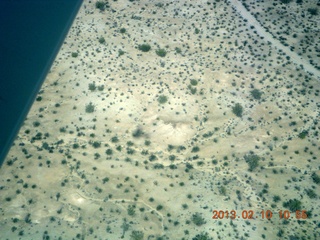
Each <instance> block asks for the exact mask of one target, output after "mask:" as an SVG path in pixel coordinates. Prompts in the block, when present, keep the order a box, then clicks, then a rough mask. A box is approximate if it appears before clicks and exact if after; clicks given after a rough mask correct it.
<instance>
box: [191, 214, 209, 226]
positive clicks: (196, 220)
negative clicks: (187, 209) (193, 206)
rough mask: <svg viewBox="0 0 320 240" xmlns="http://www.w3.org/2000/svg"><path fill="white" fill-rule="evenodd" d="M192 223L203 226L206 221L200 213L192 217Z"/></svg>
mask: <svg viewBox="0 0 320 240" xmlns="http://www.w3.org/2000/svg"><path fill="white" fill-rule="evenodd" d="M191 221H192V222H193V223H194V224H195V225H197V226H201V225H203V224H205V223H206V221H205V220H204V218H203V217H202V214H201V213H198V212H197V213H195V214H193V215H192V217H191Z"/></svg>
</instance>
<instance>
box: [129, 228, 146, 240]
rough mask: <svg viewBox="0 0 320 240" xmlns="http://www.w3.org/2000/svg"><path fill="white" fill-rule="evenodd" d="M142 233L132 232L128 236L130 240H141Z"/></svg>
mask: <svg viewBox="0 0 320 240" xmlns="http://www.w3.org/2000/svg"><path fill="white" fill-rule="evenodd" d="M143 237H144V233H143V232H142V231H137V230H133V231H132V232H131V235H130V239H131V240H143Z"/></svg>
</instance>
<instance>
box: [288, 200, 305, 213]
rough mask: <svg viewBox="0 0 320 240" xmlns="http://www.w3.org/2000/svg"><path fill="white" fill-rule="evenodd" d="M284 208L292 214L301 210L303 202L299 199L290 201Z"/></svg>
mask: <svg viewBox="0 0 320 240" xmlns="http://www.w3.org/2000/svg"><path fill="white" fill-rule="evenodd" d="M283 207H285V208H288V209H289V210H290V211H291V212H295V211H297V210H301V209H302V208H301V202H300V201H299V200H298V199H296V198H295V199H290V200H289V201H287V202H284V203H283Z"/></svg>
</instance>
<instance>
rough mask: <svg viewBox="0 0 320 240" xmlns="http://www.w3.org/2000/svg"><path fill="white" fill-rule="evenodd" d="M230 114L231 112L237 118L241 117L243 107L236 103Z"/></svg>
mask: <svg viewBox="0 0 320 240" xmlns="http://www.w3.org/2000/svg"><path fill="white" fill-rule="evenodd" d="M232 112H233V113H234V114H235V115H236V116H237V117H242V113H243V107H242V106H241V104H240V103H236V104H235V105H234V106H233V107H232Z"/></svg>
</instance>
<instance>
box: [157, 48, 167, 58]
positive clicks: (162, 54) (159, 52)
mask: <svg viewBox="0 0 320 240" xmlns="http://www.w3.org/2000/svg"><path fill="white" fill-rule="evenodd" d="M156 54H157V55H158V56H159V57H165V56H166V55H167V51H166V50H165V49H157V50H156Z"/></svg>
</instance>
